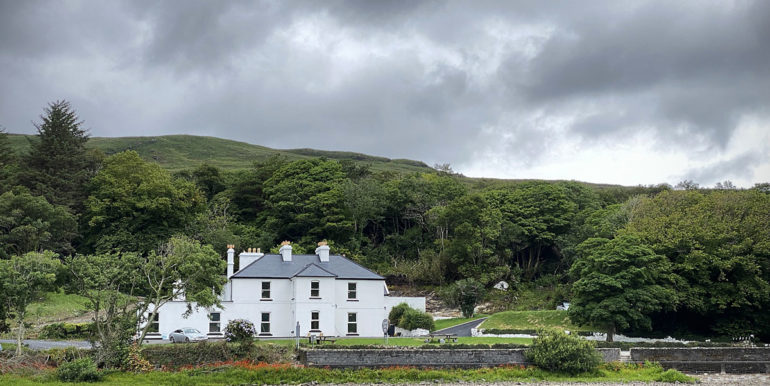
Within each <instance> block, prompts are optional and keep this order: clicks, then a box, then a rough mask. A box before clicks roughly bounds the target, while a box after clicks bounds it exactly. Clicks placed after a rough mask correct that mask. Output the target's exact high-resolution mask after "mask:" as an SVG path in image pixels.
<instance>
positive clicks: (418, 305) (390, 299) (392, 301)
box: [385, 296, 425, 314]
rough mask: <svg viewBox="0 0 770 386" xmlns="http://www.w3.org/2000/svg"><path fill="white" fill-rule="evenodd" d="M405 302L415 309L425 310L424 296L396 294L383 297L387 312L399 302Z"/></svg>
mask: <svg viewBox="0 0 770 386" xmlns="http://www.w3.org/2000/svg"><path fill="white" fill-rule="evenodd" d="M401 303H406V304H408V305H409V307H412V308H414V309H416V310H420V311H422V312H425V298H424V297H398V296H386V297H385V307H386V309H387V310H388V314H389V313H390V310H391V309H392V308H393V307H395V306H397V305H399V304H401Z"/></svg>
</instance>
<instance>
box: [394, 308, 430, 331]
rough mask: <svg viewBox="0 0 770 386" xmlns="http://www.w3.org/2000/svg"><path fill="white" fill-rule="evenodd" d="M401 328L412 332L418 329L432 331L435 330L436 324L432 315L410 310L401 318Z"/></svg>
mask: <svg viewBox="0 0 770 386" xmlns="http://www.w3.org/2000/svg"><path fill="white" fill-rule="evenodd" d="M399 327H401V328H403V329H405V330H410V331H411V330H415V329H418V328H424V329H426V330H428V331H432V330H433V329H434V328H435V324H434V323H433V317H432V316H430V314H427V313H425V312H420V311H417V310H415V309H414V308H410V309H408V310H406V312H404V314H403V315H402V316H401V320H400V323H399Z"/></svg>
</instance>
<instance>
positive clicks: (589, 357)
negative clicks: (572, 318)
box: [526, 330, 602, 374]
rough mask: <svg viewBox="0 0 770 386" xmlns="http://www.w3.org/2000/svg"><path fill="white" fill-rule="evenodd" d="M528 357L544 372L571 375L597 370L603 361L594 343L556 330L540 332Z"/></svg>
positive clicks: (528, 351) (527, 354)
mask: <svg viewBox="0 0 770 386" xmlns="http://www.w3.org/2000/svg"><path fill="white" fill-rule="evenodd" d="M526 356H527V359H529V360H530V361H531V362H532V363H534V364H535V365H536V366H538V367H540V368H542V369H544V370H548V371H559V372H565V373H569V374H578V373H582V372H587V371H593V370H596V369H597V368H598V366H599V364H600V363H601V361H602V359H601V356H600V355H599V353H598V352H597V351H596V350H595V349H594V344H593V342H590V341H587V340H584V339H581V338H579V337H576V336H570V335H567V334H565V333H564V332H562V331H556V330H541V331H538V337H537V338H535V339H534V340H533V341H532V347H531V348H530V349H529V350H527V352H526Z"/></svg>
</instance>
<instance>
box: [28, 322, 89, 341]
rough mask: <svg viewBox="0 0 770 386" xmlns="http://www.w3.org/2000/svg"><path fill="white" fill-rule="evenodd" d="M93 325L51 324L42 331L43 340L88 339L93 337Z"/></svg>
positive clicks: (40, 335)
mask: <svg viewBox="0 0 770 386" xmlns="http://www.w3.org/2000/svg"><path fill="white" fill-rule="evenodd" d="M93 327H94V324H93V323H51V324H49V325H46V326H43V328H42V329H41V330H40V334H39V337H40V338H41V339H86V338H88V337H89V336H90V335H91V331H92V330H93Z"/></svg>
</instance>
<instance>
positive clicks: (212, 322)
mask: <svg viewBox="0 0 770 386" xmlns="http://www.w3.org/2000/svg"><path fill="white" fill-rule="evenodd" d="M220 318H221V315H220V313H219V312H212V313H210V314H209V332H214V333H218V332H220V331H221V330H220V328H219V327H220V323H221V319H220Z"/></svg>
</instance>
